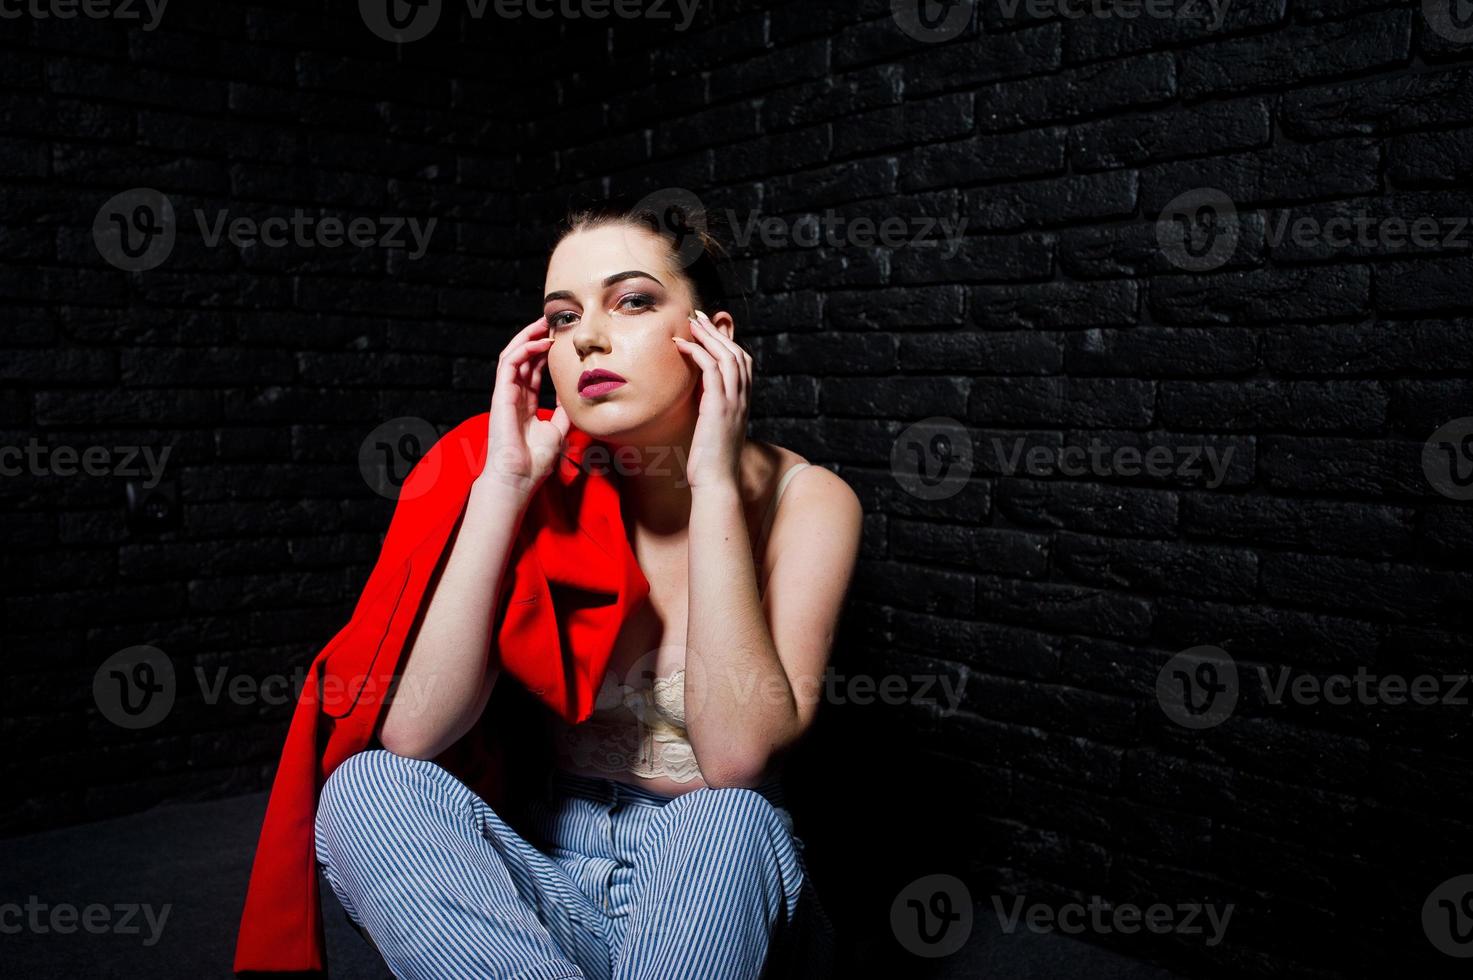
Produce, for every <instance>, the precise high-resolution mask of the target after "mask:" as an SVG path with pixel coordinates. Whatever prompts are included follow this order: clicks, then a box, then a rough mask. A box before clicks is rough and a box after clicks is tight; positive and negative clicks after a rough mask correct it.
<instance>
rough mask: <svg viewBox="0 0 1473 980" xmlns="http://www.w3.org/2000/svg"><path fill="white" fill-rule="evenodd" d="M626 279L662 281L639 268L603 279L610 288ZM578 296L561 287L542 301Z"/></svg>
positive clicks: (604, 283) (544, 302) (545, 303)
mask: <svg viewBox="0 0 1473 980" xmlns="http://www.w3.org/2000/svg"><path fill="white" fill-rule="evenodd" d="M625 279H654V280H655V282H660V280H659V279H658V278H657V277H655V276H652V275H650V274H649V273H648V272H641V271H639V270H638V269H630V270H629V271H628V272H616V273H614V274H613V275H612V276H609V277H608V278H607V279H605V280H604V281H603V286H604V288H605V289H608V288H609V287H610V286H612V285H613V284H614V283H616V282H623V281H624V280H625ZM660 285H661V286H664V285H665V284H664V283H663V282H660ZM576 298H577V297H575V296H574V295H573V294H572V293H570V292H568V291H567V290H566V289H559V290H557V291H556V292H551V293H548V294H547V295H546V296H544V297H542V303H543V305H544V306H545V305H547V304H548V303H551V302H552V301H553V300H555V299H576Z"/></svg>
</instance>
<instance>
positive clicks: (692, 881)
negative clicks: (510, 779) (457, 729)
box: [315, 749, 834, 980]
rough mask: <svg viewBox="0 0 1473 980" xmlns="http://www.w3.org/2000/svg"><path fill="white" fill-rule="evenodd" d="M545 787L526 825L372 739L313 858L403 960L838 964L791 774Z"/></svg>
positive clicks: (429, 968) (434, 964)
mask: <svg viewBox="0 0 1473 980" xmlns="http://www.w3.org/2000/svg"><path fill="white" fill-rule="evenodd" d="M543 789H544V791H543V793H542V794H541V796H540V798H539V797H537V794H533V797H534V798H532V799H529V800H527V801H526V803H525V806H524V807H523V808H522V810H521V811H519V812H520V813H522V814H523V815H522V816H519V817H518V818H517V823H518V824H519V826H518V827H515V828H514V827H512V826H511V825H510V824H508V823H507V822H506V820H505V819H503V816H502V815H501V814H498V813H497V812H496V811H495V810H493V809H492V808H491V807H490V806H489V805H488V804H487V803H486V802H485V801H484V800H483V799H481V797H480V796H478V795H477V794H476V793H475V792H474V791H472V790H471V789H470V788H469V787H467V786H466V785H465V784H464V783H462V782H461V781H460V780H459V779H457V778H456V777H455V776H454V775H453V774H451V773H450V772H449V771H448V770H446V769H444V768H442V767H440V766H439V765H436V764H435V763H434V762H430V761H428V760H422V759H409V758H405V757H402V756H397V755H394V754H393V753H391V752H388V751H385V750H383V749H372V750H368V751H364V752H359V753H357V754H356V755H353V756H351V757H349V758H348V759H347V760H345V761H344V762H343V763H342V764H341V765H340V766H339V767H338V768H337V769H335V770H333V772H332V774H331V775H330V776H329V777H328V779H327V782H326V783H325V784H324V785H323V788H322V793H321V795H320V797H319V800H318V808H317V818H316V825H315V832H316V846H317V860H318V863H319V864H320V865H321V867H322V870H323V873H324V875H325V877H326V878H327V881H328V883H329V885H330V886H331V888H332V890H333V892H334V894H336V895H337V897H338V901H339V902H341V903H342V905H343V909H344V911H345V912H346V913H347V915H348V918H349V919H350V920H352V922H353V923H354V924H355V925H357V926H358V927H359V929H360V931H361V932H364V933H366V935H367V937H368V938H370V940H371V942H372V943H373V945H374V947H375V948H376V949H377V950H378V952H379V954H380V955H381V956H382V957H383V958H384V960H385V962H386V963H387V964H388V965H389V967H390V969H392V970H393V973H394V975H395V976H396V977H404V978H434V980H444V978H448V977H457V978H458V977H485V978H497V980H513V978H514V980H559V978H566V977H589V978H600V980H635V978H641V980H644V978H661V980H667V978H668V980H687V978H690V980H719V978H726V977H731V978H738V977H740V978H748V980H757V978H761V980H775V978H782V980H787V978H789V977H791V978H797V977H804V978H807V977H821V976H827V975H828V974H829V973H830V972H831V970H832V963H833V955H834V950H833V938H834V933H833V927H832V924H831V923H830V921H829V919H828V917H827V915H826V914H825V912H824V909H823V907H822V905H821V904H820V903H819V900H818V895H817V892H816V891H815V890H814V887H813V884H812V882H811V880H810V878H809V876H808V874H807V872H806V868H805V866H804V863H803V857H802V849H803V842H802V840H800V839H799V838H798V837H797V836H796V835H795V834H794V833H793V832H792V821H791V817H790V816H789V815H788V813H787V811H786V810H785V809H783V808H782V807H781V806H780V801H781V797H780V792H781V791H780V789H779V788H778V786H777V784H775V783H769V784H766V785H765V786H764V787H762V789H761V791H760V792H759V791H758V790H751V789H742V788H735V787H728V788H722V789H712V788H710V787H702V788H701V789H697V790H693V791H691V792H689V793H685V794H682V795H679V796H673V797H672V796H665V795H663V794H659V793H654V792H651V791H648V790H645V789H644V788H642V787H638V786H632V785H629V784H627V783H623V782H619V781H617V780H611V779H594V778H589V777H584V776H578V775H575V774H572V773H567V772H564V771H562V770H558V769H553V770H551V771H550V772H549V773H548V776H547V779H546V782H545V786H544V788H543ZM774 800H777V801H778V802H776V803H775V802H774Z"/></svg>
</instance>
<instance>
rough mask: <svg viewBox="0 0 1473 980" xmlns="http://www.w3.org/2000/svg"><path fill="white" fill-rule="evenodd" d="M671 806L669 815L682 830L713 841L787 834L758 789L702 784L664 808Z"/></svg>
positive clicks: (741, 840)
mask: <svg viewBox="0 0 1473 980" xmlns="http://www.w3.org/2000/svg"><path fill="white" fill-rule="evenodd" d="M672 807H674V808H675V809H674V810H673V811H672V812H671V817H672V819H673V820H674V821H675V822H676V823H677V824H679V825H680V826H681V827H682V829H683V832H685V833H693V834H698V835H700V836H703V837H706V838H709V839H710V840H711V841H712V842H713V843H716V844H721V843H724V844H726V845H728V846H730V845H741V844H746V843H750V842H753V841H759V840H764V839H770V838H772V837H773V836H774V835H777V836H782V837H786V836H787V834H788V829H787V825H786V823H785V822H784V821H783V819H782V815H781V814H779V813H778V810H777V807H775V806H773V805H772V802H771V801H770V800H768V799H767V797H765V796H763V795H762V794H761V793H759V792H757V791H756V790H753V789H746V788H745V787H740V786H724V787H721V788H720V789H715V788H712V787H709V786H707V787H703V788H701V789H698V790H694V791H692V792H690V793H686V794H685V795H684V796H680V797H677V798H676V799H674V800H672V801H671V802H670V803H668V804H666V809H670V808H672Z"/></svg>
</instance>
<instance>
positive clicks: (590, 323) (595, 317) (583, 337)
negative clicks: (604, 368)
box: [571, 311, 609, 357]
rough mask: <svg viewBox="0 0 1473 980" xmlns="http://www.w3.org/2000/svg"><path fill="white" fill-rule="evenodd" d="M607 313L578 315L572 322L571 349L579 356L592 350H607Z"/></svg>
mask: <svg viewBox="0 0 1473 980" xmlns="http://www.w3.org/2000/svg"><path fill="white" fill-rule="evenodd" d="M608 334H609V331H608V314H606V313H603V312H601V311H600V312H594V313H590V314H588V315H586V316H580V317H579V318H578V322H577V323H575V324H573V329H572V337H571V340H572V342H573V349H574V350H576V351H577V352H578V355H579V356H580V357H582V356H584V355H585V354H587V353H588V352H589V351H593V350H604V351H606V350H608Z"/></svg>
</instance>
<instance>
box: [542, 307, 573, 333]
mask: <svg viewBox="0 0 1473 980" xmlns="http://www.w3.org/2000/svg"><path fill="white" fill-rule="evenodd" d="M571 314H572V311H571V310H563V311H562V312H561V313H553V314H550V315H549V316H548V318H547V325H548V326H549V327H551V328H552V329H553V330H556V329H557V328H558V327H564V326H567V321H566V320H564V319H563V317H565V316H570V315H571Z"/></svg>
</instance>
